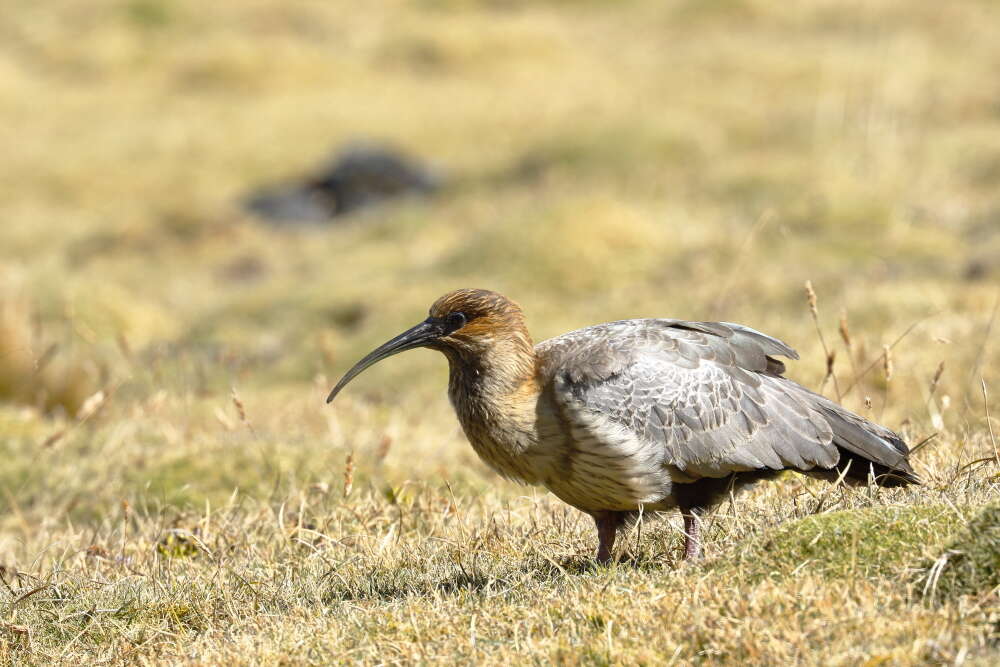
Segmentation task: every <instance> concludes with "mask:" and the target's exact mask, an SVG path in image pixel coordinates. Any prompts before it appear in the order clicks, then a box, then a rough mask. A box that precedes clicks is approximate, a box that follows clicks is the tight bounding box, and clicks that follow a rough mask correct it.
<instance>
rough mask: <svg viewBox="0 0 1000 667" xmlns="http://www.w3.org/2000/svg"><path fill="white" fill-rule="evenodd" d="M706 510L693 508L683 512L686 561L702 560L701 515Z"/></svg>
mask: <svg viewBox="0 0 1000 667" xmlns="http://www.w3.org/2000/svg"><path fill="white" fill-rule="evenodd" d="M703 513H704V510H703V509H702V508H700V507H692V508H691V509H689V510H687V511H684V512H682V516H683V517H684V560H690V561H697V560H700V559H701V515H702V514H703Z"/></svg>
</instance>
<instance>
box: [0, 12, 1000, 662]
mask: <svg viewBox="0 0 1000 667" xmlns="http://www.w3.org/2000/svg"><path fill="white" fill-rule="evenodd" d="M0 8H2V9H4V10H5V11H2V12H0V100H2V102H0V145H2V146H4V150H3V151H2V153H0V183H3V196H2V197H0V579H2V584H0V659H2V661H4V662H5V663H6V664H18V665H20V664H54V663H60V662H61V663H74V664H92V663H98V662H101V661H104V663H110V664H134V663H140V664H153V663H192V664H219V663H236V664H244V663H248V664H275V663H279V662H284V663H285V664H293V663H294V664H298V663H312V664H328V663H340V662H363V663H379V664H382V663H406V664H410V663H433V662H441V663H448V664H452V663H468V662H476V663H483V664H496V663H507V664H510V663H515V664H522V663H548V662H560V663H565V664H661V663H665V662H669V661H671V660H673V661H674V662H677V663H681V664H689V663H706V662H708V663H722V664H734V663H742V664H795V663H802V664H824V665H827V664H835V665H836V664H843V665H848V664H850V665H854V664H880V663H886V664H927V663H935V664H936V663H942V664H943V663H953V662H957V661H962V660H964V661H965V664H981V665H987V664H993V663H995V662H996V661H997V641H998V635H997V626H996V620H995V619H996V614H997V613H1000V611H998V598H997V594H996V592H995V586H996V581H995V577H994V578H992V579H991V575H993V574H995V572H996V571H997V568H996V567H994V566H993V563H995V558H996V553H995V549H993V548H992V547H993V544H994V543H995V540H993V533H994V532H995V531H994V530H993V528H994V527H995V523H996V522H995V514H996V512H995V510H994V509H986V508H995V507H996V505H995V503H996V502H997V498H998V494H1000V479H998V477H997V474H998V468H997V465H998V464H997V463H996V461H995V453H996V447H997V445H996V443H995V442H994V435H995V434H996V433H1000V425H998V424H997V422H996V418H997V415H1000V404H998V403H997V401H996V398H995V397H996V396H997V395H998V394H1000V373H998V370H997V369H1000V346H998V345H997V343H996V337H997V331H998V328H1000V322H997V321H996V318H995V317H994V312H995V308H996V304H997V298H998V292H997V279H998V277H1000V234H998V233H997V229H998V226H997V218H998V211H1000V189H998V188H997V187H996V185H997V176H998V174H1000V170H998V168H997V165H1000V112H998V109H1000V89H998V88H997V87H996V86H995V85H993V84H992V82H993V81H994V80H995V78H996V72H997V71H998V69H1000V48H998V47H997V45H996V36H995V32H996V30H995V27H994V26H996V25H997V24H998V22H1000V12H998V8H997V7H996V6H994V4H992V3H988V2H976V1H972V0H970V1H968V2H960V3H950V4H946V5H941V4H931V3H916V4H915V3H911V2H903V1H902V0H877V1H875V2H870V3H865V4H863V5H859V6H850V7H846V6H844V5H843V3H836V2H828V1H821V2H813V3H805V4H789V3H781V2H775V1H771V0H741V1H731V0H725V1H716V2H691V1H688V0H683V1H681V0H678V1H668V2H653V1H646V0H636V1H633V2H628V3H609V2H598V1H593V2H586V3H567V2H555V1H553V2H545V3H539V2H496V1H492V0H491V1H477V0H447V1H443V0H428V1H426V2H419V3H403V2H397V1H395V0H386V1H384V2H374V3H368V4H367V5H366V8H365V11H358V10H357V9H356V8H353V7H348V6H347V5H345V4H342V3H341V4H338V3H316V2H312V1H311V0H293V1H291V2H282V3H278V2H271V1H269V0H261V1H259V2H253V3H215V4H210V5H206V4H205V3H197V2H193V0H177V1H174V2H165V1H160V0H141V1H119V0H97V1H96V2H88V3H79V2H73V1H71V0H52V1H50V2H45V3H34V4H25V3H18V2H7V3H4V4H3V5H2V6H0ZM357 137H367V138H375V139H380V140H385V141H387V142H390V143H393V144H396V145H399V146H401V147H402V148H404V149H405V150H407V151H408V152H411V153H413V154H414V155H417V156H419V157H420V158H422V159H424V160H426V161H428V162H430V163H431V164H434V165H435V166H437V167H439V168H440V169H441V170H442V171H443V172H444V173H445V174H446V176H447V177H448V184H449V185H448V187H447V188H446V189H445V190H444V191H443V192H442V193H441V194H440V195H439V196H437V197H435V198H432V199H428V200H422V201H421V200H408V201H404V202H400V203H399V204H393V205H389V206H385V207H381V208H377V209H373V210H370V211H366V212H364V213H362V214H360V215H358V216H356V217H353V218H351V219H348V220H344V221H343V222H342V223H340V222H338V224H336V225H331V226H329V227H322V228H311V229H302V230H287V229H275V228H271V227H268V226H266V225H263V224H260V223H259V221H256V220H252V219H250V218H248V217H247V216H246V214H245V213H243V212H242V211H241V210H240V209H239V207H238V205H237V203H236V202H238V201H239V199H240V198H241V197H242V196H243V195H244V194H245V193H246V192H248V191H249V190H251V189H253V188H254V187H257V186H258V185H261V184H269V183H273V182H277V181H282V180H284V179H287V178H291V177H293V176H295V175H298V174H301V173H305V172H308V171H309V170H310V169H312V168H313V166H314V165H315V164H316V163H317V162H318V161H320V160H324V159H326V158H327V157H328V154H329V152H330V151H331V150H332V149H333V148H334V147H335V146H336V145H339V144H340V143H342V142H346V141H348V140H351V139H354V138H357ZM806 280H811V281H812V283H813V285H814V286H815V289H816V291H817V293H818V298H819V304H818V306H819V313H818V317H819V326H820V329H821V331H822V333H823V337H824V339H825V345H826V347H828V348H829V349H830V350H831V351H833V352H834V353H835V355H836V357H835V362H834V370H835V372H836V378H837V386H834V383H833V382H832V381H829V380H828V381H826V382H825V383H824V381H823V376H824V373H825V369H826V354H825V352H824V345H823V343H821V341H820V338H819V336H817V332H816V328H815V325H814V323H813V320H812V318H811V316H810V313H809V310H808V307H807V305H806V302H805V295H804V292H803V284H804V282H805V281H806ZM468 286H475V287H489V288H493V289H497V290H499V291H502V292H504V293H506V294H508V295H509V296H511V297H512V298H514V299H515V300H517V301H519V302H520V303H521V304H522V305H523V306H524V308H525V311H526V313H527V316H528V322H529V326H530V328H531V330H532V333H533V334H534V335H535V337H536V339H538V340H541V339H543V338H547V337H549V336H552V335H556V334H559V333H562V332H564V331H567V330H569V329H573V328H577V327H581V326H585V325H588V324H592V323H596V322H602V321H607V320H613V319H619V318H624V317H635V316H667V317H679V318H688V319H723V320H728V321H735V322H742V323H745V324H747V325H750V326H753V327H755V328H758V329H760V330H763V331H766V332H768V333H771V334H774V335H776V336H778V337H779V338H782V339H783V340H786V341H787V342H789V343H790V344H792V345H793V346H794V347H795V348H797V349H798V350H799V352H800V353H801V355H802V360H801V361H800V362H797V363H793V364H789V375H790V376H791V377H793V378H795V379H796V380H798V381H801V382H802V383H803V384H805V385H806V386H808V387H810V388H813V389H820V388H822V391H823V392H824V393H825V394H826V395H828V396H831V397H836V396H837V394H838V391H840V392H843V391H844V390H845V389H846V388H847V387H848V386H849V385H852V384H854V383H855V381H856V380H857V384H856V386H855V387H854V388H853V389H852V390H851V391H850V392H848V393H846V395H844V396H843V397H842V400H843V402H844V404H845V405H847V406H848V407H849V408H851V409H854V410H856V411H859V412H860V413H862V414H864V415H866V416H868V417H871V418H873V419H875V420H877V421H880V422H881V423H884V424H886V425H887V426H889V427H891V428H894V429H898V430H899V431H901V432H902V433H903V435H904V436H905V437H906V438H907V439H908V440H910V441H911V442H918V441H921V440H922V439H924V438H926V437H928V436H930V435H932V434H936V436H935V437H934V438H933V439H932V440H930V441H929V443H928V444H927V446H926V447H924V448H922V449H921V450H920V451H919V452H918V453H917V454H916V455H915V457H914V462H915V466H916V468H917V470H918V471H919V473H920V474H921V475H922V477H923V478H924V479H925V480H926V484H925V485H923V486H922V487H919V488H913V489H903V490H883V491H873V490H860V489H841V488H835V487H830V486H829V485H825V484H823V483H821V482H819V481H816V480H803V479H801V478H798V477H794V476H788V477H783V478H781V479H779V480H777V481H775V482H773V483H766V484H761V485H759V486H758V487H756V488H755V489H753V490H752V491H750V492H749V493H747V494H745V495H741V496H739V497H737V498H736V499H735V500H733V501H732V502H728V503H726V504H724V505H723V506H722V507H720V508H719V510H718V511H717V512H716V513H715V514H714V515H713V516H712V518H711V522H710V526H709V533H708V540H707V551H708V557H707V559H706V561H705V562H704V563H702V564H697V565H691V564H683V563H681V562H680V561H679V550H680V547H681V536H680V532H679V521H678V520H677V519H676V518H675V517H666V518H664V519H661V520H657V521H648V522H645V523H643V524H642V525H641V527H640V528H637V529H636V530H635V531H634V532H632V533H629V534H628V535H626V536H625V537H624V538H623V539H622V548H621V553H620V554H619V556H620V558H621V560H620V562H618V563H616V564H615V565H613V566H611V567H609V568H596V567H594V566H593V565H592V563H591V555H592V553H593V550H594V547H595V536H594V534H593V528H592V525H591V522H590V520H589V519H587V518H586V517H583V516H581V515H580V514H579V513H577V512H575V511H573V510H571V509H568V508H566V507H565V506H563V505H562V504H561V503H559V502H558V501H557V500H555V499H554V498H552V497H550V496H547V495H545V494H544V493H543V492H541V491H540V490H534V489H525V488H521V487H516V486H514V485H511V484H509V483H506V482H504V481H502V480H499V479H497V478H496V477H495V476H494V475H492V474H491V473H489V471H487V470H486V468H485V467H484V466H483V465H482V464H481V463H480V462H479V461H478V460H477V459H476V457H475V455H474V453H473V452H472V450H471V448H470V447H469V446H468V444H467V443H466V442H465V441H464V438H463V437H462V435H461V433H460V431H459V428H458V426H457V424H456V422H455V419H454V416H453V415H452V414H451V410H450V407H449V406H448V403H447V399H446V397H445V393H444V385H445V382H446V370H445V364H444V362H443V360H442V359H440V358H437V357H435V356H434V354H432V353H430V352H412V353H408V354H406V355H401V356H399V357H395V358H393V360H392V361H391V362H387V363H385V364H380V365H379V366H377V367H376V368H373V369H372V370H371V371H369V372H368V373H366V375H365V376H364V377H363V378H359V379H358V380H357V381H355V382H354V383H353V384H352V385H351V387H350V389H349V390H348V391H347V392H346V393H345V394H344V395H343V396H342V398H341V399H338V402H337V404H336V405H333V406H326V405H325V404H324V403H323V399H324V398H325V396H326V393H327V392H328V391H329V389H330V387H331V386H332V383H333V382H334V381H335V380H336V379H337V377H339V375H340V373H342V372H343V371H344V370H345V369H346V368H347V367H349V366H350V364H352V363H353V362H354V361H355V360H357V359H358V358H359V357H360V356H361V355H362V354H364V353H365V352H367V351H368V350H370V349H371V348H372V347H373V346H374V345H375V344H377V343H380V342H382V341H383V340H385V339H387V338H389V337H390V336H392V335H394V334H395V333H397V332H398V331H400V330H402V329H403V328H404V327H407V326H409V325H411V324H413V323H414V322H415V321H417V320H419V319H420V318H422V317H423V316H424V313H425V312H426V309H427V307H428V305H429V304H430V303H431V301H432V300H433V299H434V298H436V297H437V296H438V295H439V294H440V293H443V292H445V291H447V290H450V289H453V288H456V287H468ZM842 317H843V318H845V321H846V324H847V327H848V329H849V332H850V338H849V341H848V340H844V339H843V338H842V337H841V336H840V334H839V332H838V329H839V326H838V325H839V322H840V320H841V318H842ZM904 334H905V335H904ZM900 337H902V338H901V339H900ZM897 339H898V342H897ZM894 343H895V345H894V347H892V352H891V356H892V364H891V367H892V373H891V376H890V377H887V375H886V373H885V368H884V364H883V363H882V361H881V360H880V355H881V354H882V351H883V349H884V346H888V345H893V344H894ZM942 363H943V364H944V371H943V374H942V375H941V377H940V378H939V381H937V382H936V383H935V382H933V378H934V376H935V373H936V371H937V369H938V368H939V365H940V364H942ZM866 369H867V370H866ZM983 383H985V388H986V391H985V394H984V389H983ZM838 387H839V390H838ZM237 403H239V406H241V407H238V405H237ZM987 405H988V406H989V412H990V414H991V415H992V416H993V417H992V419H993V422H992V431H991V430H990V428H989V426H990V424H989V423H988V418H987ZM348 461H350V463H348ZM977 517H978V518H977ZM945 556H947V557H945ZM935 568H936V569H935ZM932 571H933V573H934V577H935V578H934V579H933V580H932V581H931V580H930V579H928V577H930V576H931V573H932ZM928 581H931V583H932V585H930V586H927V588H926V593H925V591H924V588H925V585H926V584H927V583H928ZM991 587H992V588H991ZM991 591H992V592H991Z"/></svg>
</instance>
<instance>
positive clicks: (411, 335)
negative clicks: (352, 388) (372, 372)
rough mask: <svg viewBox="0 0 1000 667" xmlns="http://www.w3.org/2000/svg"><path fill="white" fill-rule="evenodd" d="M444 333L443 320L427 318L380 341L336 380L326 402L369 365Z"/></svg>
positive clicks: (426, 342)
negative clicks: (386, 339) (382, 341)
mask: <svg viewBox="0 0 1000 667" xmlns="http://www.w3.org/2000/svg"><path fill="white" fill-rule="evenodd" d="M444 333H445V328H444V323H443V322H441V321H440V320H437V319H432V318H427V319H426V320H424V321H423V322H421V323H420V324H418V325H417V326H415V327H413V328H412V329H407V330H406V331H404V332H403V333H401V334H399V335H398V336H396V337H395V338H393V339H392V340H389V341H386V342H385V343H382V344H381V345H379V346H378V347H377V348H375V349H374V350H372V351H371V352H369V353H368V354H367V355H365V358H364V359H362V360H361V361H359V362H358V363H356V364H354V367H353V368H351V370H349V371H347V373H345V374H344V377H342V378H340V382H338V383H337V386H336V387H334V388H333V391H331V392H330V395H329V396H327V397H326V402H327V403H329V402H330V401H332V400H333V399H334V398H336V396H337V394H339V393H340V390H341V389H343V388H344V387H345V386H346V385H347V383H348V382H350V381H351V380H353V379H354V378H355V377H357V376H358V375H360V374H361V371H363V370H365V369H366V368H368V367H369V366H372V365H374V364H375V363H376V362H379V361H382V360H383V359H385V358H386V357H391V356H392V355H394V354H398V353H400V352H403V351H404V350H412V349H413V348H415V347H425V346H426V345H427V344H428V343H429V342H431V341H432V340H435V339H436V338H438V337H439V336H442V335H444Z"/></svg>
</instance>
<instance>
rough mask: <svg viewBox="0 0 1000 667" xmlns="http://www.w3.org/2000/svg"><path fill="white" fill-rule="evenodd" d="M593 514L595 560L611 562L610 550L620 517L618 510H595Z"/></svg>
mask: <svg viewBox="0 0 1000 667" xmlns="http://www.w3.org/2000/svg"><path fill="white" fill-rule="evenodd" d="M593 516H594V523H596V524H597V540H598V545H597V562H598V563H601V564H607V563H610V562H611V550H612V549H613V548H614V546H615V536H616V535H617V534H618V525H619V524H620V523H621V522H622V518H621V515H620V513H619V512H597V513H595V514H594V515H593Z"/></svg>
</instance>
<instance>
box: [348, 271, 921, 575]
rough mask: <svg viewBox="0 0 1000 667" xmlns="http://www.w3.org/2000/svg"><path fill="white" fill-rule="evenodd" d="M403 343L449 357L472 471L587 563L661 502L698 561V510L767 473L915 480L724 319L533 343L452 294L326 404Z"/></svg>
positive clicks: (496, 299) (897, 455) (466, 294)
mask: <svg viewBox="0 0 1000 667" xmlns="http://www.w3.org/2000/svg"><path fill="white" fill-rule="evenodd" d="M418 330H419V331H418ZM414 332H416V333H414ZM412 347H430V348H433V349H438V350H440V351H441V352H443V353H444V354H445V355H446V356H447V357H448V360H449V364H450V369H451V373H450V381H449V397H450V398H451V401H452V404H453V405H454V407H455V410H456V413H457V414H458V418H459V421H460V423H461V424H462V427H463V429H464V431H465V434H466V436H467V437H468V439H469V441H470V442H471V444H472V446H473V448H474V449H475V451H476V453H477V454H478V455H479V456H480V457H481V458H482V459H483V460H484V461H485V462H486V463H487V465H489V466H490V467H491V468H493V469H494V470H496V471H497V472H498V473H500V474H501V475H503V476H504V477H507V478H509V479H513V480H515V481H519V482H522V483H527V484H540V485H543V486H545V487H546V488H548V489H549V490H550V491H552V492H553V493H554V494H555V495H556V496H558V497H559V498H560V499H562V500H563V501H565V502H566V503H568V504H570V505H572V506H573V507H576V508H578V509H580V510H582V511H584V512H587V513H588V514H591V515H592V516H593V517H594V519H595V521H596V522H597V528H598V535H599V538H600V547H599V550H598V558H599V559H600V560H602V561H606V560H608V559H609V558H610V555H611V547H612V546H613V541H614V535H615V532H616V530H617V528H618V527H619V526H621V525H622V523H623V522H624V521H626V520H627V519H628V518H630V517H631V516H634V514H635V513H637V512H639V511H643V512H655V511H661V510H667V509H671V508H674V507H677V508H679V509H680V510H681V512H682V514H683V515H684V519H685V532H686V534H687V545H686V549H685V553H686V554H687V555H688V556H697V555H698V553H699V550H700V549H699V547H700V543H699V539H700V538H699V535H698V532H699V525H700V520H699V517H700V516H701V514H702V513H704V512H705V511H706V510H707V509H708V508H710V507H711V506H712V505H714V504H715V503H716V502H718V500H719V499H720V498H721V497H723V496H724V495H725V494H727V492H728V490H729V489H730V488H732V487H739V486H740V485H742V484H744V483H746V482H751V481H755V480H757V479H761V478H764V477H768V476H771V475H773V474H776V473H777V472H778V471H780V470H786V469H791V470H796V471H800V472H804V473H807V474H812V475H817V476H821V477H834V478H835V477H837V476H838V475H840V474H841V473H843V474H844V476H845V477H846V478H847V479H849V480H853V481H856V482H864V481H867V480H868V479H869V475H870V474H871V475H872V477H873V478H874V479H875V480H876V481H877V483H880V484H882V485H886V486H894V485H901V484H907V483H914V482H917V481H918V480H917V477H916V475H915V474H914V472H913V469H912V468H911V467H910V464H909V462H908V460H907V455H908V449H907V447H906V445H905V444H904V443H903V441H902V440H901V439H900V438H899V436H897V435H896V434H895V433H893V432H892V431H890V430H888V429H886V428H884V427H882V426H879V425H877V424H874V423H872V422H870V421H868V420H866V419H864V418H862V417H860V416H858V415H855V414H853V413H851V412H849V411H847V410H845V409H844V408H842V407H840V406H839V405H837V404H835V403H833V402H832V401H830V400H828V399H826V398H824V397H822V396H819V395H817V394H815V393H813V392H811V391H809V390H807V389H805V388H803V387H801V386H800V385H798V384H796V383H795V382H793V381H792V380H789V379H787V378H785V377H783V375H782V374H783V373H784V370H785V368H784V364H783V363H782V362H781V361H779V360H778V359H776V357H778V356H784V357H788V358H792V359H797V358H798V355H797V354H796V353H795V351H794V350H793V349H792V348H790V347H788V346H787V345H786V344H785V343H783V342H781V341H779V340H777V339H775V338H771V337H770V336H767V335H764V334H762V333H760V332H758V331H755V330H753V329H750V328H749V327H744V326H740V325H738V324H730V323H726V322H684V321H680V320H669V319H641V320H623V321H620V322H610V323H607V324H600V325H596V326H592V327H587V328H585V329H580V330H578V331H573V332H570V333H567V334H564V335H562V336H558V337H556V338H552V339H549V340H547V341H544V342H542V343H539V344H538V345H535V346H532V344H531V338H530V336H529V335H528V332H527V329H526V328H525V326H524V319H523V315H522V314H521V310H520V308H519V307H518V306H517V305H516V304H514V303H513V302H511V301H509V300H508V299H506V298H505V297H503V296H501V295H499V294H496V293H494V292H489V291H486V290H459V291H457V292H452V293H450V294H447V295H445V296H444V297H442V298H441V299H439V300H438V301H437V302H435V304H434V305H433V306H432V307H431V311H430V317H429V318H428V319H427V320H426V321H425V322H422V323H421V324H419V325H417V327H414V328H413V329H411V330H410V331H408V332H406V333H404V334H402V335H401V336H399V337H397V338H396V339H393V340H392V341H389V343H387V344H386V345H384V346H382V347H381V348H379V349H378V350H376V351H375V352H373V353H372V354H371V355H369V356H368V357H366V358H365V359H364V360H362V361H361V362H359V364H358V365H356V366H355V367H354V368H352V369H351V371H349V372H348V374H347V375H345V377H344V379H342V380H341V382H340V383H339V384H338V385H337V387H336V388H335V389H334V390H333V392H331V395H330V400H332V398H333V397H334V396H335V395H336V393H337V392H339V390H340V389H341V388H342V387H343V386H344V385H345V384H346V383H347V382H348V381H349V380H350V379H351V378H353V377H354V376H355V375H357V374H358V373H359V372H361V370H363V369H364V368H366V367H367V366H369V365H371V364H372V363H374V362H375V361H378V360H379V359H381V358H384V357H385V356H389V355H390V354H394V353H395V352H398V351H401V350H403V349H410V348H412Z"/></svg>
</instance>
